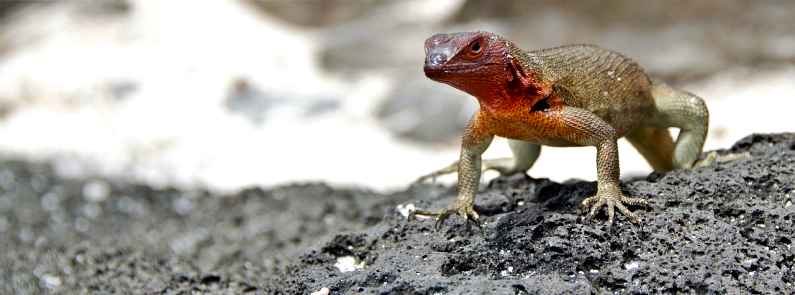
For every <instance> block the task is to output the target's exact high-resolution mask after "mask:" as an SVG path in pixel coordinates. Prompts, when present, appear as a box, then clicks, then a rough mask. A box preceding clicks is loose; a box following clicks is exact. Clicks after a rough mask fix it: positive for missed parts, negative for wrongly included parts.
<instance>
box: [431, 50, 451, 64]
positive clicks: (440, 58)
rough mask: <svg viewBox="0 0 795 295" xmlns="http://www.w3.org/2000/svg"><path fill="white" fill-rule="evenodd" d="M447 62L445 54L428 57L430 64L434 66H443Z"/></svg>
mask: <svg viewBox="0 0 795 295" xmlns="http://www.w3.org/2000/svg"><path fill="white" fill-rule="evenodd" d="M446 61H447V55H445V54H444V53H439V52H437V53H433V54H431V56H429V57H428V63H430V65H433V66H438V65H442V64H443V63H444V62H446Z"/></svg>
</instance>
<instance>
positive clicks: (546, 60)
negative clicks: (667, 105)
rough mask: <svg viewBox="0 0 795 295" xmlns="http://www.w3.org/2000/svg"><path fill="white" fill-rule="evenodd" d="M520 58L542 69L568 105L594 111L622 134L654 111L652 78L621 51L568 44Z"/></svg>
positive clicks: (526, 54)
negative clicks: (651, 91)
mask: <svg viewBox="0 0 795 295" xmlns="http://www.w3.org/2000/svg"><path fill="white" fill-rule="evenodd" d="M523 53H524V56H521V55H520V59H523V62H525V63H527V64H528V65H529V66H530V67H532V68H536V69H540V70H541V77H542V79H543V80H545V81H550V82H552V84H553V94H555V95H558V96H559V97H561V98H562V99H563V101H564V103H565V104H566V105H570V106H574V107H578V108H583V109H586V110H588V111H591V112H593V113H594V114H596V115H597V116H599V117H600V118H602V119H603V120H605V121H607V122H608V123H609V124H610V125H612V126H613V127H614V128H616V129H617V131H618V132H619V133H620V134H623V133H625V132H626V131H628V130H630V129H633V128H634V127H635V125H636V124H637V122H641V121H642V120H643V118H645V117H647V116H649V115H650V114H651V113H652V112H653V106H654V101H653V99H652V96H651V93H650V87H651V81H650V80H649V77H648V76H647V75H646V73H645V72H644V71H643V69H642V68H641V67H640V66H639V65H638V64H637V63H636V62H635V61H633V60H631V59H629V58H627V57H625V56H623V55H622V54H620V53H618V52H615V51H611V50H607V49H603V48H600V47H597V46H594V45H567V46H560V47H554V48H548V49H541V50H536V51H529V52H523Z"/></svg>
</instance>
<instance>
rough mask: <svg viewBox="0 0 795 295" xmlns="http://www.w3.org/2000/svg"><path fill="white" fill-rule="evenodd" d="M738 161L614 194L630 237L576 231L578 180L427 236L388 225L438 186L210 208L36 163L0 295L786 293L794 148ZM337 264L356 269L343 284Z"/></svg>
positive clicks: (260, 198)
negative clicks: (632, 217) (634, 215)
mask: <svg viewBox="0 0 795 295" xmlns="http://www.w3.org/2000/svg"><path fill="white" fill-rule="evenodd" d="M743 152H748V153H749V154H750V157H749V158H745V159H740V160H735V161H731V162H719V163H715V164H713V165H711V166H708V167H704V168H699V169H695V170H692V171H684V170H683V171H674V172H670V173H666V174H657V173H653V174H651V175H649V176H648V177H645V178H637V179H632V180H628V181H625V182H624V183H623V184H624V187H623V189H624V190H625V191H626V192H627V193H628V194H630V195H634V196H641V197H646V198H649V199H650V200H651V204H652V205H651V208H649V209H642V208H635V210H636V212H638V213H639V214H640V216H641V217H642V219H643V224H642V225H640V226H636V225H632V224H630V223H628V222H627V221H626V219H624V218H623V217H619V218H617V221H616V223H615V224H614V225H613V226H612V227H607V226H606V225H605V224H604V216H600V217H599V219H598V220H596V221H594V222H591V223H587V222H584V221H583V220H581V217H580V216H579V215H578V214H577V212H576V205H577V203H578V202H579V201H580V200H582V199H583V198H585V197H587V196H588V195H590V194H592V193H594V190H595V183H593V182H584V181H569V182H566V183H562V184H561V183H554V182H551V181H548V180H545V179H533V178H529V177H527V176H525V175H514V176H507V177H500V178H497V179H495V180H493V181H492V182H491V183H489V184H488V186H486V187H485V188H484V189H483V190H482V192H481V193H480V194H479V197H478V202H477V208H478V209H479V210H480V212H481V216H482V217H483V219H484V221H485V222H486V224H485V227H484V231H483V232H482V234H481V233H480V232H479V231H478V230H477V229H475V228H467V226H466V224H465V223H463V222H462V221H461V220H460V219H459V218H452V219H451V220H450V221H448V222H447V224H445V226H444V227H443V228H442V230H440V231H434V230H433V222H432V221H431V220H416V221H407V220H406V218H405V217H404V216H403V215H402V214H400V213H399V212H398V210H395V208H396V206H397V205H398V204H409V203H411V204H414V205H415V206H417V207H421V208H431V209H436V208H442V207H443V206H446V205H447V204H448V202H449V201H450V199H451V198H453V197H454V192H455V190H454V189H452V188H448V187H443V186H438V185H416V186H413V187H411V188H409V189H408V190H407V191H405V192H399V193H394V194H389V195H383V194H377V193H373V192H368V191H365V190H355V189H348V190H344V189H332V188H330V187H327V186H325V185H322V184H303V185H293V186H286V187H279V188H274V189H270V190H262V189H249V190H245V191H242V192H240V193H237V194H234V195H229V196H222V197H219V196H215V195H212V194H209V193H207V192H201V191H192V192H184V191H178V190H173V189H162V190H158V189H152V188H149V187H145V186H140V185H133V184H124V183H112V182H108V181H105V180H101V179H93V180H86V181H77V180H64V179H60V178H57V177H54V176H52V175H53V174H52V172H51V169H50V168H49V167H48V166H47V165H43V164H30V163H22V162H15V161H4V162H2V163H1V164H0V237H2V238H1V239H0V293H3V294H14V293H17V294H25V293H42V292H51V293H75V292H90V293H130V292H133V293H136V292H138V293H159V294H174V293H179V292H191V291H194V292H206V293H213V294H240V293H254V294H256V293H262V294H308V293H311V292H314V291H319V290H321V289H322V288H324V287H325V288H328V289H329V290H330V292H331V294H352V293H365V294H435V293H439V294H463V293H467V294H485V293H497V294H536V293H538V294H588V293H606V292H610V293H614V292H615V293H627V294H642V293H657V292H662V293H727V294H754V293H756V294H790V293H793V292H795V287H793V285H792V284H793V282H794V281H795V269H793V267H795V249H793V247H792V239H793V235H794V234H795V225H794V224H793V223H794V222H795V206H792V203H793V202H795V134H777V135H752V136H749V137H747V138H745V139H743V140H741V141H739V142H738V143H737V144H736V145H735V146H733V147H732V148H731V149H729V150H725V151H721V153H724V154H726V153H735V154H736V153H743ZM538 173H542V172H540V171H539V172H538ZM343 257H347V258H351V257H353V259H351V260H352V261H354V262H357V263H356V264H358V265H359V266H362V267H363V268H361V269H357V270H353V271H349V272H341V271H340V270H339V269H338V267H337V266H335V264H337V263H338V262H339V261H341V259H340V258H343ZM342 260H344V259H342ZM359 263H363V264H359ZM354 268H355V267H354Z"/></svg>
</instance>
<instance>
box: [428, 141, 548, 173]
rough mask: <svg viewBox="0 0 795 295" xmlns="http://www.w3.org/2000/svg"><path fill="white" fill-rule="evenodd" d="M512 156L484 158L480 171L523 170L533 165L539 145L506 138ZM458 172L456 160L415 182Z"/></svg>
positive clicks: (514, 171)
mask: <svg viewBox="0 0 795 295" xmlns="http://www.w3.org/2000/svg"><path fill="white" fill-rule="evenodd" d="M508 145H509V146H510V147H511V153H513V157H512V158H509V157H505V158H495V159H484V160H483V161H482V162H483V164H482V167H481V171H488V170H494V171H497V172H499V173H500V175H510V174H514V173H517V172H525V171H527V170H528V169H530V167H532V166H533V164H534V163H535V161H536V159H538V155H539V154H540V153H541V146H540V145H538V144H533V143H529V142H526V141H522V140H515V139H508ZM457 172H458V161H455V162H453V163H452V164H450V165H447V166H445V167H444V168H442V169H439V170H436V171H434V172H431V173H428V174H426V175H423V176H421V177H420V178H418V179H417V182H425V181H427V180H432V181H433V180H435V179H436V178H437V177H440V176H444V175H447V174H453V173H457Z"/></svg>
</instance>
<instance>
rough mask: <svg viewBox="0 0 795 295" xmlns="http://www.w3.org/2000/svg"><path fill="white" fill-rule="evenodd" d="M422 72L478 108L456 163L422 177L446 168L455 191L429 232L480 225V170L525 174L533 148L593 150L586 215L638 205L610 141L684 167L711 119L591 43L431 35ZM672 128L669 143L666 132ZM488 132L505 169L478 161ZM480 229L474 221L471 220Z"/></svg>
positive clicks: (702, 108)
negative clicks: (624, 188)
mask: <svg viewBox="0 0 795 295" xmlns="http://www.w3.org/2000/svg"><path fill="white" fill-rule="evenodd" d="M425 52H426V59H425V67H424V70H425V75H426V76H428V77H429V78H431V79H433V80H435V81H438V82H442V83H445V84H448V85H451V86H453V87H455V88H457V89H459V90H462V91H465V92H467V93H469V94H471V95H472V96H474V97H475V98H477V100H478V102H479V103H480V110H479V111H478V112H477V113H476V114H475V115H474V116H473V119H472V120H471V122H470V123H469V126H468V127H467V129H466V131H465V132H464V136H463V140H462V145H461V157H460V159H459V161H457V162H455V163H453V164H452V165H450V166H449V167H447V168H445V169H442V170H440V171H437V172H434V173H431V174H429V175H428V176H426V177H424V178H429V177H435V176H438V175H442V174H446V173H451V172H454V171H455V170H456V169H455V168H457V172H458V185H459V193H458V198H457V199H456V201H455V202H454V203H453V204H452V206H451V207H450V208H448V209H446V210H442V211H440V212H428V211H417V212H416V214H420V215H435V216H437V227H438V226H439V225H440V224H441V223H442V222H443V221H444V220H445V219H446V218H447V217H448V216H449V215H450V214H458V215H461V216H462V217H465V218H466V219H467V220H470V221H473V222H475V223H478V214H477V212H475V210H474V208H473V204H474V200H475V196H476V194H477V190H478V185H479V183H480V174H481V171H482V170H484V169H495V170H497V171H500V173H503V174H507V173H514V172H524V171H526V170H527V169H529V168H530V167H531V166H532V165H533V163H534V162H535V159H536V158H537V157H538V154H539V153H540V146H541V145H549V146H559V147H569V146H593V147H596V151H597V159H596V167H597V182H598V185H597V193H596V195H595V196H592V197H589V198H586V199H585V200H583V202H582V208H584V209H589V210H588V217H589V218H592V217H593V216H594V215H595V214H596V212H598V210H599V209H600V208H601V207H603V206H606V207H607V219H608V223H612V222H613V216H614V210H615V208H618V209H619V211H620V212H621V213H623V214H624V215H626V216H627V217H629V220H630V221H632V222H634V223H637V222H639V220H640V219H639V217H638V216H637V215H636V214H635V213H633V212H631V211H629V210H628V209H627V208H626V207H625V205H624V204H628V205H645V204H646V203H647V202H646V200H645V199H640V198H631V197H627V196H625V195H624V194H623V193H622V192H621V190H620V188H619V165H618V149H617V145H616V140H618V138H620V137H623V136H626V137H627V139H628V140H629V141H630V142H631V143H632V144H633V146H635V147H636V148H637V149H638V151H639V152H640V153H641V154H642V155H643V156H644V157H645V158H646V159H647V161H648V162H649V163H650V164H651V166H652V167H653V168H654V169H655V170H658V171H668V170H671V169H676V168H690V167H692V165H693V164H694V162H695V161H696V159H697V158H698V155H699V154H700V153H701V149H702V147H703V144H704V140H705V138H706V135H707V127H708V120H709V115H708V112H707V108H706V105H705V104H704V102H703V101H702V100H701V99H700V98H698V97H697V96H695V95H692V94H690V93H687V92H684V91H680V90H676V89H674V88H672V87H670V86H668V85H666V84H664V83H662V82H659V81H652V80H650V79H649V77H648V76H647V75H646V74H645V73H644V71H643V69H641V68H640V66H638V65H637V64H636V63H635V62H634V61H632V60H630V59H628V58H626V57H624V56H623V55H621V54H619V53H616V52H613V51H609V50H606V49H602V48H599V47H596V46H593V45H569V46H561V47H555V48H550V49H543V50H536V51H523V50H521V49H519V48H518V47H517V46H516V45H514V44H513V43H512V42H510V41H508V40H506V39H504V38H502V37H500V36H498V35H496V34H493V33H489V32H468V33H453V34H436V35H434V36H431V37H430V38H428V40H426V41H425ZM669 127H675V128H680V133H679V136H678V138H677V141H676V142H675V143H674V142H673V140H672V138H671V135H670V134H669V132H668V130H667V128H669ZM494 136H500V137H505V138H508V139H509V143H510V145H511V149H512V151H513V153H514V161H513V163H510V162H506V161H504V159H498V160H482V159H481V154H482V153H483V152H484V151H485V150H486V149H487V148H488V146H489V144H490V143H491V141H492V139H493V137H494ZM478 224H479V223H478Z"/></svg>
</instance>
